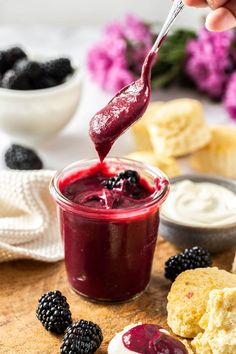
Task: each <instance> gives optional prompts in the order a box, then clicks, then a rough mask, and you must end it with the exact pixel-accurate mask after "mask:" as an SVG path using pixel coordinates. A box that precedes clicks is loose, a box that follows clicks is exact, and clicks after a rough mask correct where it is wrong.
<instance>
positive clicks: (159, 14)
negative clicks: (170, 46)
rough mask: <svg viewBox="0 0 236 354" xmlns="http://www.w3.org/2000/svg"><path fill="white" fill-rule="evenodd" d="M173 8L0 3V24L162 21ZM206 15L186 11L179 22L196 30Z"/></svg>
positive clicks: (85, 0)
mask: <svg viewBox="0 0 236 354" xmlns="http://www.w3.org/2000/svg"><path fill="white" fill-rule="evenodd" d="M170 5H171V0H113V1H112V0H0V25H1V24H13V25H18V24H19V25H34V24H35V25H40V24H43V25H52V26H60V25H63V26H70V27H71V26H72V27H75V26H80V25H83V26H84V25H92V24H94V25H98V24H104V23H105V22H107V21H108V20H111V19H114V18H120V17H121V16H122V15H123V14H125V13H127V12H132V13H136V14H138V15H139V16H141V17H143V18H144V19H147V20H150V21H156V20H159V21H161V20H163V19H164V17H165V15H166V13H167V12H168V9H169V7H170ZM205 13H206V11H205V10H196V9H186V11H185V12H184V13H183V14H182V15H181V19H180V20H179V23H180V24H181V25H183V26H193V27H196V26H198V24H199V21H200V20H201V17H202V15H203V14H205Z"/></svg>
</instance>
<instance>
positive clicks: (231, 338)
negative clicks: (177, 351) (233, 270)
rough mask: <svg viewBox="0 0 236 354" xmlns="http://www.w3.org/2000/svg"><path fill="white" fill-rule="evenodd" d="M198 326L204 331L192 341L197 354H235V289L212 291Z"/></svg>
mask: <svg viewBox="0 0 236 354" xmlns="http://www.w3.org/2000/svg"><path fill="white" fill-rule="evenodd" d="M199 324H200V326H201V327H202V329H203V330H205V331H204V333H200V334H198V335H197V337H196V338H195V339H194V340H193V341H192V346H193V348H194V349H195V351H196V353H197V354H235V353H236V288H231V289H221V290H212V291H211V292H210V294H209V300H208V303H207V309H206V313H205V314H204V315H203V317H202V319H201V320H200V322H199Z"/></svg>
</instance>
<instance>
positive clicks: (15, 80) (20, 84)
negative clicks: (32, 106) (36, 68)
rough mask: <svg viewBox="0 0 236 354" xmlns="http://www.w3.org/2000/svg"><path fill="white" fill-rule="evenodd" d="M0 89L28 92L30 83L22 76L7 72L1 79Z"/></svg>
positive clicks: (11, 71)
mask: <svg viewBox="0 0 236 354" xmlns="http://www.w3.org/2000/svg"><path fill="white" fill-rule="evenodd" d="M1 87H3V88H7V89H12V90H30V89H31V85H30V82H29V80H28V78H27V76H25V75H24V74H21V73H16V72H15V71H14V70H8V71H7V72H6V73H5V75H4V76H3V78H2V81H1Z"/></svg>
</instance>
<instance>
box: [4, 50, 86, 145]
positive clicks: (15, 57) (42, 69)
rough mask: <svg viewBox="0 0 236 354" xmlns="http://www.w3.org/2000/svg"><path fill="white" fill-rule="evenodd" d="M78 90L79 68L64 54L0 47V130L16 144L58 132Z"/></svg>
mask: <svg viewBox="0 0 236 354" xmlns="http://www.w3.org/2000/svg"><path fill="white" fill-rule="evenodd" d="M41 58H43V59H42V60H41ZM81 90H82V75H81V70H80V68H79V67H77V66H75V65H72V63H71V60H70V59H69V58H67V57H64V56H58V57H55V56H50V55H45V53H44V54H43V55H42V56H38V55H37V56H36V55H35V54H34V55H29V54H28V53H27V52H26V51H25V50H24V49H22V48H20V47H12V48H9V49H6V50H0V129H1V130H2V131H4V132H6V133H7V134H9V135H10V136H11V137H12V138H13V140H14V141H16V142H17V143H23V144H24V143H25V144H28V145H31V146H34V145H37V144H38V143H41V142H43V141H45V140H48V139H49V138H51V137H53V136H54V135H55V134H57V133H58V132H59V131H61V130H62V129H63V128H64V127H65V126H66V125H67V123H68V122H69V121H70V120H71V118H72V117H73V116H74V114H75V112H76V110H77V108H78V104H79V101H80V96H81Z"/></svg>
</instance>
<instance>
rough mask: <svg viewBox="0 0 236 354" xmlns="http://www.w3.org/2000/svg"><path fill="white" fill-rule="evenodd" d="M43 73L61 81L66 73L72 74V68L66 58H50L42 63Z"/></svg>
mask: <svg viewBox="0 0 236 354" xmlns="http://www.w3.org/2000/svg"><path fill="white" fill-rule="evenodd" d="M42 67H43V70H44V71H45V74H46V75H48V76H50V77H52V78H54V79H55V80H58V81H62V80H64V79H65V78H66V76H67V75H69V74H72V73H73V71H74V69H73V68H72V66H71V61H70V59H68V58H59V59H52V60H49V61H47V62H45V63H43V64H42Z"/></svg>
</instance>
